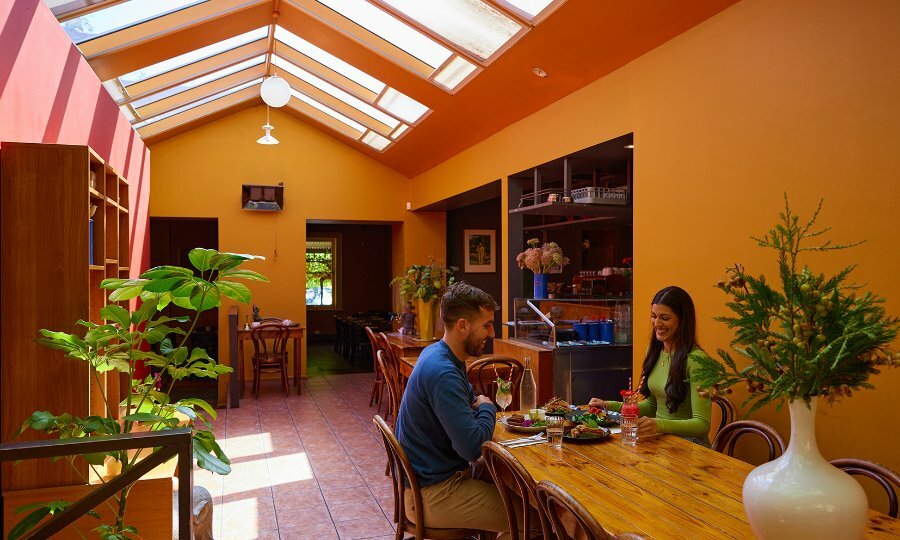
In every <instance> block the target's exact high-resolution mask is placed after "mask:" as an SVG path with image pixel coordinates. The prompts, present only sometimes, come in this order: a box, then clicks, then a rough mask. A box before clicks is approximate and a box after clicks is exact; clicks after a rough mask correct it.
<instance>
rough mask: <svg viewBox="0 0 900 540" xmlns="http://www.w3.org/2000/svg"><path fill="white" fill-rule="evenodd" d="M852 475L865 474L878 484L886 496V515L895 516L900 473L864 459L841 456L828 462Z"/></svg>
mask: <svg viewBox="0 0 900 540" xmlns="http://www.w3.org/2000/svg"><path fill="white" fill-rule="evenodd" d="M830 463H831V464H832V465H834V466H835V467H837V468H838V469H841V470H842V471H844V472H845V473H847V474H849V475H852V476H865V477H867V478H871V479H872V480H874V481H875V483H877V484H878V485H880V486H881V487H882V488H883V489H884V491H885V493H886V494H887V496H888V506H889V508H888V515H889V516H891V517H892V518H896V517H897V510H898V503H897V488H900V475H898V474H897V473H895V472H894V471H892V470H891V469H888V468H887V467H885V466H883V465H879V464H877V463H873V462H871V461H866V460H864V459H852V458H842V459H835V460H832V461H831V462H830Z"/></svg>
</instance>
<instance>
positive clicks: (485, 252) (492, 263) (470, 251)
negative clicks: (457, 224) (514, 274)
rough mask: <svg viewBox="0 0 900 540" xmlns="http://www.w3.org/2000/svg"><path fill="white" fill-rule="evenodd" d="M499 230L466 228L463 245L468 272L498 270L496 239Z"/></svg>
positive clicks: (465, 269)
mask: <svg viewBox="0 0 900 540" xmlns="http://www.w3.org/2000/svg"><path fill="white" fill-rule="evenodd" d="M496 232H497V231H494V230H487V229H466V230H465V231H464V235H465V238H464V240H463V245H464V249H465V253H464V258H465V261H466V264H465V268H464V271H465V272H466V273H478V272H496V271H497V243H496V242H495V241H494V239H495V235H496Z"/></svg>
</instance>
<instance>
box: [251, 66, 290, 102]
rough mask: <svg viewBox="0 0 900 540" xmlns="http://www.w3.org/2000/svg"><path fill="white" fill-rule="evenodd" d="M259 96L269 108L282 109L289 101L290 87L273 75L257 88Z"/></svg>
mask: <svg viewBox="0 0 900 540" xmlns="http://www.w3.org/2000/svg"><path fill="white" fill-rule="evenodd" d="M259 95H260V96H261V97H262V100H263V101H265V102H266V105H268V106H270V107H284V106H285V105H287V102H288V101H290V100H291V85H289V84H288V82H287V81H286V80H284V79H282V78H281V77H279V76H278V75H275V74H274V73H273V74H272V76H271V77H268V78H267V79H266V80H264V81H263V83H262V86H260V87H259Z"/></svg>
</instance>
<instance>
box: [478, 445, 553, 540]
mask: <svg viewBox="0 0 900 540" xmlns="http://www.w3.org/2000/svg"><path fill="white" fill-rule="evenodd" d="M481 455H482V457H483V458H484V465H485V467H487V470H488V472H490V473H491V478H493V479H494V485H496V486H497V490H498V491H499V492H500V499H501V500H502V501H503V507H504V508H505V509H506V515H507V517H508V518H509V531H510V533H509V537H510V538H520V536H519V531H520V524H521V530H522V531H524V532H526V533H529V532H530V531H531V530H532V529H536V527H535V526H536V525H539V526H540V528H541V531H542V533H543V537H544V538H553V536H552V534H551V531H550V524H549V522H548V521H547V516H546V515H545V514H544V513H543V511H542V510H541V509H540V507H539V506H538V511H537V512H536V514H537V517H538V519H539V521H540V523H539V524H537V523H532V522H531V520H532V517H534V516H533V515H532V512H531V511H530V510H531V508H532V506H537V493H536V492H535V483H534V478H532V477H531V475H530V474H529V473H528V471H526V470H525V467H523V466H522V464H521V463H519V462H518V461H517V460H516V458H515V457H513V455H512V454H511V453H510V452H509V450H507V449H506V448H504V447H503V446H501V445H499V444H497V443H495V442H493V441H487V442H486V443H484V444H483V445H482V446H481Z"/></svg>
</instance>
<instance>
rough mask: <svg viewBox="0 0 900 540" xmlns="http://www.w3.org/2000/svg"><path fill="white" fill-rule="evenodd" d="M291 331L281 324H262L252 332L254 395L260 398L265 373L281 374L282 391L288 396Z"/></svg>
mask: <svg viewBox="0 0 900 540" xmlns="http://www.w3.org/2000/svg"><path fill="white" fill-rule="evenodd" d="M289 332H290V330H288V328H287V327H286V326H284V325H283V324H281V323H266V324H260V325H259V326H257V327H256V328H252V329H251V330H250V339H251V341H252V342H253V395H254V396H255V397H257V398H259V381H260V379H261V378H262V374H263V373H281V390H282V392H284V395H285V397H287V396H288V394H289V393H288V382H287V370H288V368H287V363H288V360H287V356H288V353H287V342H288V336H289V335H290V334H289Z"/></svg>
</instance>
